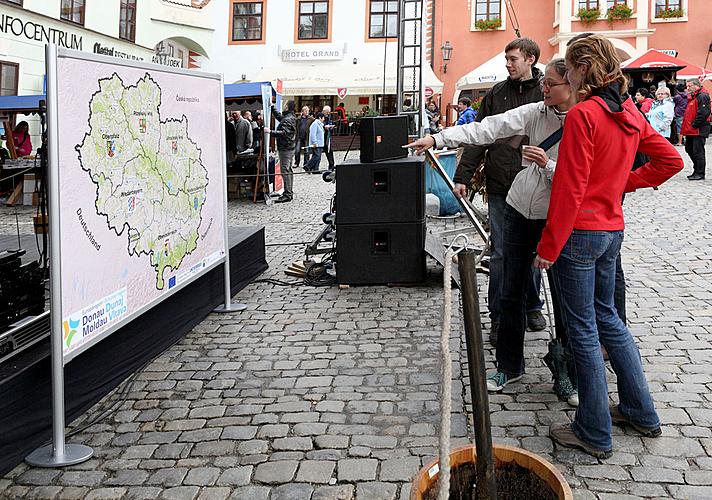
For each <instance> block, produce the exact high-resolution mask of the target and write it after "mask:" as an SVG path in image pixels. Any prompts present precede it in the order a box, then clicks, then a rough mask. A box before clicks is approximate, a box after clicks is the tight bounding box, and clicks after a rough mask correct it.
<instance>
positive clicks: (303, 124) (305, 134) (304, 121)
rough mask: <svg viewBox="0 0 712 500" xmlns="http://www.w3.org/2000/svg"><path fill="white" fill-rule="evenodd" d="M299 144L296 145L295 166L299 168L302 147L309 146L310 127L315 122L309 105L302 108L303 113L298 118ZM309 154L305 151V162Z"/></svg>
mask: <svg viewBox="0 0 712 500" xmlns="http://www.w3.org/2000/svg"><path fill="white" fill-rule="evenodd" d="M296 120H297V144H296V146H295V147H294V154H295V155H296V157H295V168H299V163H300V161H301V156H302V155H301V153H302V148H306V147H308V146H309V127H311V124H312V123H314V117H313V116H311V115H310V114H309V106H304V107H303V108H302V114H301V115H299V116H298V117H297V118H296ZM308 157H309V154H308V153H307V152H306V150H305V151H304V163H305V164H306V163H307V160H308Z"/></svg>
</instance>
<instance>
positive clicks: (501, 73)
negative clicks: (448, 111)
mask: <svg viewBox="0 0 712 500" xmlns="http://www.w3.org/2000/svg"><path fill="white" fill-rule="evenodd" d="M536 67H537V68H539V69H540V70H541V71H542V73H543V72H544V69H545V68H546V66H544V65H543V64H541V63H537V65H536ZM508 76H509V73H508V72H507V67H506V62H505V59H504V52H500V53H499V54H497V55H496V56H494V57H493V58H492V59H490V60H488V61H486V62H484V63H482V64H480V65H479V66H477V67H476V68H475V69H473V70H472V71H470V72H469V73H467V74H466V75H465V76H463V77H462V78H460V79H459V80H458V81H457V84H456V86H457V90H473V89H487V88H490V87H492V86H493V85H494V84H495V83H497V82H502V81H504V80H506V79H507V77H508Z"/></svg>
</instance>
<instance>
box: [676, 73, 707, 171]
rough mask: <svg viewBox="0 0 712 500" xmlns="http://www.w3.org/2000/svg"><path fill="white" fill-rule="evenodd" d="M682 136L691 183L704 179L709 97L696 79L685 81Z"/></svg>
mask: <svg viewBox="0 0 712 500" xmlns="http://www.w3.org/2000/svg"><path fill="white" fill-rule="evenodd" d="M682 135H684V136H685V152H686V153H687V154H688V155H689V157H690V159H691V160H692V164H693V167H694V169H693V171H692V175H688V176H687V178H688V179H689V180H691V181H701V180H704V178H705V166H706V159H705V141H706V140H707V137H708V136H709V135H710V95H709V94H708V93H707V91H706V90H705V89H703V88H702V84H701V83H700V81H699V80H698V79H697V78H693V79H692V80H687V108H686V109H685V115H684V117H683V120H682Z"/></svg>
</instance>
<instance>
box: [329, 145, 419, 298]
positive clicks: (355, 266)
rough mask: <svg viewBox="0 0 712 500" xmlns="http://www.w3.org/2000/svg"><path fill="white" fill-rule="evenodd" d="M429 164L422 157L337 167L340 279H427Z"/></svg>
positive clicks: (373, 282) (358, 281)
mask: <svg viewBox="0 0 712 500" xmlns="http://www.w3.org/2000/svg"><path fill="white" fill-rule="evenodd" d="M424 167H425V164H424V162H423V159H422V158H421V157H410V158H404V159H400V160H391V161H387V162H382V163H358V162H356V161H350V162H344V163H342V164H341V165H339V166H338V167H337V168H336V281H337V282H338V283H340V284H353V285H376V284H388V283H418V282H421V281H423V280H425V250H424V249H425V172H424Z"/></svg>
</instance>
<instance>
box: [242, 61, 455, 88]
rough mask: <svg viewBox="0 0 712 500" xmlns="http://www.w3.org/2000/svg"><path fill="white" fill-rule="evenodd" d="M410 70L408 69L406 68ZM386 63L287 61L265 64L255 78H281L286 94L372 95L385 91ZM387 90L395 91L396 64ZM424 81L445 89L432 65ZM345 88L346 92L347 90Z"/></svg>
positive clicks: (408, 85) (410, 80) (408, 77)
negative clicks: (384, 64) (270, 64)
mask: <svg viewBox="0 0 712 500" xmlns="http://www.w3.org/2000/svg"><path fill="white" fill-rule="evenodd" d="M406 73H408V72H406ZM383 76H384V75H383V64H378V63H375V64H370V63H358V64H352V63H351V61H338V62H337V61H335V62H314V63H308V62H304V63H291V62H290V63H284V64H281V65H279V66H275V67H272V68H264V69H262V70H261V71H260V72H258V73H257V75H255V80H262V81H270V82H275V81H276V80H277V79H280V80H282V83H283V92H282V94H283V95H285V96H290V95H371V94H382V93H383ZM385 77H386V94H395V93H396V66H395V65H390V64H389V65H386V75H385ZM423 85H424V86H425V87H426V88H431V89H432V90H433V93H434V94H438V93H440V92H441V91H442V89H443V83H442V82H441V81H440V80H438V78H437V77H436V76H435V73H433V70H432V68H431V67H430V66H429V65H427V64H426V65H425V67H424V71H423ZM412 87H413V75H412V72H411V73H410V74H406V78H405V88H406V90H407V89H409V88H412ZM344 92H345V94H344Z"/></svg>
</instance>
